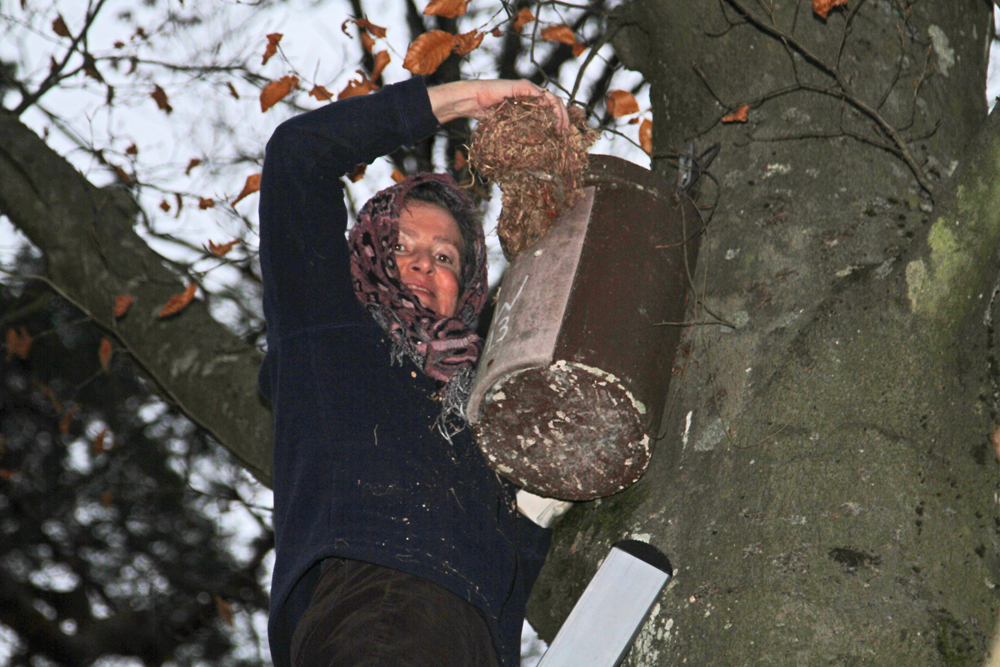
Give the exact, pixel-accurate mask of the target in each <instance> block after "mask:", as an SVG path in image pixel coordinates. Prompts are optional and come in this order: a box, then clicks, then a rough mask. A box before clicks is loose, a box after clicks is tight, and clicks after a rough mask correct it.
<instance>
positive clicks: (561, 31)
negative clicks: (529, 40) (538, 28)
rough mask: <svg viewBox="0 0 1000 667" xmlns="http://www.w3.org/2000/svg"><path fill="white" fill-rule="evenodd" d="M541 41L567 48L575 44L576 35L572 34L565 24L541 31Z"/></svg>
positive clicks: (551, 26)
mask: <svg viewBox="0 0 1000 667" xmlns="http://www.w3.org/2000/svg"><path fill="white" fill-rule="evenodd" d="M542 39H544V40H545V41H547V42H559V43H560V44H566V45H568V46H573V45H574V44H576V35H574V34H573V29H572V28H570V27H569V26H568V25H566V24H565V23H560V24H559V25H550V26H549V27H548V28H544V29H542Z"/></svg>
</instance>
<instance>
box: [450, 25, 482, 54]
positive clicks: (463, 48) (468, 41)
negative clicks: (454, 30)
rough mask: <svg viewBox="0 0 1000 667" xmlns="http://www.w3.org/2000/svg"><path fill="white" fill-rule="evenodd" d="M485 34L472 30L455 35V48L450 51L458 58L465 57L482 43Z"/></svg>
mask: <svg viewBox="0 0 1000 667" xmlns="http://www.w3.org/2000/svg"><path fill="white" fill-rule="evenodd" d="M484 37H486V33H484V32H479V31H478V30H473V31H471V32H467V33H465V34H462V35H455V46H453V47H452V50H453V51H454V52H455V53H457V54H458V55H460V56H467V55H469V54H470V53H472V52H473V51H475V50H476V49H477V48H479V45H480V44H482V43H483V38H484Z"/></svg>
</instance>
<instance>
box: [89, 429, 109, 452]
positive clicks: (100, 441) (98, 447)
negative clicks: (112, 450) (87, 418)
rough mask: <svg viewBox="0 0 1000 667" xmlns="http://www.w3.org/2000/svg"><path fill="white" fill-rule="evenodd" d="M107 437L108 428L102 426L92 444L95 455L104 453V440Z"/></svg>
mask: <svg viewBox="0 0 1000 667" xmlns="http://www.w3.org/2000/svg"><path fill="white" fill-rule="evenodd" d="M107 437H108V429H106V428H102V429H101V432H100V433H98V434H97V437H96V438H94V443H93V445H91V449H92V450H93V452H94V455H95V456H96V455H98V454H103V453H104V440H105V438H107Z"/></svg>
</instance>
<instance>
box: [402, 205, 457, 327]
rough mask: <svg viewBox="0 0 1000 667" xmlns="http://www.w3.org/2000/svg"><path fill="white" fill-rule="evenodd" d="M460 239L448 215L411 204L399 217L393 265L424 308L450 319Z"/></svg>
mask: <svg viewBox="0 0 1000 667" xmlns="http://www.w3.org/2000/svg"><path fill="white" fill-rule="evenodd" d="M461 248H462V236H461V234H460V233H459V231H458V224H457V223H456V222H455V218H454V217H452V215H451V213H449V212H448V211H446V210H445V209H443V208H441V207H440V206H437V205H436V204H429V203H427V202H421V201H411V202H409V203H407V205H406V208H404V209H403V212H402V213H401V214H400V216H399V241H398V242H397V244H396V248H395V252H396V265H397V266H398V267H399V277H400V279H401V280H402V281H403V284H404V285H406V286H407V287H409V288H410V291H411V292H413V294H414V295H415V296H416V297H417V299H418V300H419V301H420V303H422V304H423V305H424V306H426V307H427V308H430V309H431V310H433V311H434V312H435V313H437V314H438V315H441V316H443V317H452V316H453V315H454V314H455V307H456V306H457V305H458V291H459V290H458V284H459V273H460V272H461V270H462V267H461V257H462V254H461Z"/></svg>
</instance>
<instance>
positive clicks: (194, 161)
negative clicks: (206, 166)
mask: <svg viewBox="0 0 1000 667" xmlns="http://www.w3.org/2000/svg"><path fill="white" fill-rule="evenodd" d="M199 164H201V159H200V158H196V157H193V158H191V159H190V160H188V166H187V169H185V170H184V175H185V176H190V175H191V170H192V169H194V168H195V167H197V166H198V165H199Z"/></svg>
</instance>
